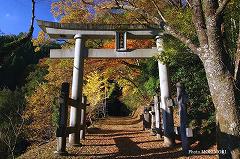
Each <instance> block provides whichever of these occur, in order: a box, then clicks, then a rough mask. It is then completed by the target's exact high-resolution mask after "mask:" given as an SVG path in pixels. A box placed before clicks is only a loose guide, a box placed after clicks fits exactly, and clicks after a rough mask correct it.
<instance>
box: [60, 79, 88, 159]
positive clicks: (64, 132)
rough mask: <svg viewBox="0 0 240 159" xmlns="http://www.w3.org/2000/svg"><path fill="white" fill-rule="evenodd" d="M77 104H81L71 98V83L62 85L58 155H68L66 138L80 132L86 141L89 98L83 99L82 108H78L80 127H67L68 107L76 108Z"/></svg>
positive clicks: (81, 137)
mask: <svg viewBox="0 0 240 159" xmlns="http://www.w3.org/2000/svg"><path fill="white" fill-rule="evenodd" d="M75 102H77V103H79V100H73V99H71V98H69V83H67V82H64V83H62V87H61V93H60V97H59V120H58V127H57V131H56V137H57V151H55V153H56V154H59V155H66V154H67V151H66V138H67V136H68V135H69V134H71V133H75V132H79V131H80V139H85V133H86V129H85V128H86V106H87V105H88V104H87V98H86V97H85V96H84V97H83V98H82V102H80V106H79V107H78V109H79V111H80V114H81V119H80V121H79V122H80V127H70V126H67V123H68V107H69V106H74V105H75V104H74V103H75Z"/></svg>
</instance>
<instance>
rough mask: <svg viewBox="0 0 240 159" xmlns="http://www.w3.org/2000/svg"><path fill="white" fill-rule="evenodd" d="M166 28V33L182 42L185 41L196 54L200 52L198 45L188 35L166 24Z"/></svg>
mask: <svg viewBox="0 0 240 159" xmlns="http://www.w3.org/2000/svg"><path fill="white" fill-rule="evenodd" d="M164 30H165V31H166V33H168V34H170V35H172V36H174V37H175V38H177V39H178V40H180V41H181V42H182V43H184V44H185V45H186V46H187V47H188V48H189V49H191V51H192V52H193V53H194V54H197V55H199V54H200V50H199V48H198V47H197V45H195V44H194V43H193V42H192V41H191V40H190V39H189V38H187V37H186V36H184V35H183V34H181V33H180V32H178V31H177V30H176V29H174V28H172V27H171V26H169V25H167V24H165V25H164Z"/></svg>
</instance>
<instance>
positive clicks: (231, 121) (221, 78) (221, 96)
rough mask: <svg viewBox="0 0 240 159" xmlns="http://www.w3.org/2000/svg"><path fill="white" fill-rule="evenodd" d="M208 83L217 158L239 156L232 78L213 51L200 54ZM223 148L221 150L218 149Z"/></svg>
mask: <svg viewBox="0 0 240 159" xmlns="http://www.w3.org/2000/svg"><path fill="white" fill-rule="evenodd" d="M201 59H202V61H203V64H204V68H205V71H206V76H207V80H208V85H209V88H210V92H211V95H212V99H213V103H214V106H215V108H216V128H217V145H218V150H219V152H218V154H219V158H223V159H228V158H229V159H231V158H232V159H239V158H240V121H239V116H240V113H239V105H238V103H237V100H236V94H235V87H234V79H233V77H232V75H231V74H230V73H229V72H228V71H227V70H226V69H225V66H224V64H223V62H222V61H221V55H220V54H219V53H216V51H215V52H214V51H213V50H212V51H211V53H205V54H204V55H202V56H201ZM220 150H223V151H220Z"/></svg>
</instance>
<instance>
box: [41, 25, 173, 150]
mask: <svg viewBox="0 0 240 159" xmlns="http://www.w3.org/2000/svg"><path fill="white" fill-rule="evenodd" d="M37 22H38V25H39V26H40V28H41V29H42V30H43V31H44V32H45V33H47V34H48V35H49V36H50V38H52V39H73V38H74V39H75V48H71V49H51V50H50V58H74V67H73V78H72V97H71V98H72V99H73V100H74V101H75V102H74V105H73V106H71V110H70V126H72V127H74V128H76V130H80V120H81V116H82V115H83V114H82V113H81V109H80V108H79V107H80V104H81V103H82V102H81V101H79V99H82V87H83V68H84V61H83V60H84V58H150V57H153V56H154V55H157V54H161V52H162V51H163V42H162V38H161V36H162V35H163V33H162V32H161V29H160V28H159V26H157V25H147V26H146V25H140V24H121V25H116V24H114V25H109V24H108V25H95V24H73V23H65V24H64V23H56V22H47V21H41V20H38V21H37ZM87 39H115V42H116V45H115V49H88V48H86V47H85V41H86V40H87ZM127 39H156V46H157V48H150V49H149V48H147V49H135V50H129V49H128V48H127ZM158 67H159V79H160V92H161V108H162V110H163V126H164V144H165V145H166V146H172V145H173V144H174V138H173V136H174V127H173V125H174V124H173V116H172V107H171V106H170V105H168V103H169V102H168V100H169V99H170V91H169V79H168V67H167V66H166V65H165V64H163V63H162V62H161V61H158ZM157 110H158V111H160V108H159V106H158V109H157ZM157 114H158V115H157ZM159 118H160V116H159V113H156V121H159ZM156 126H157V128H158V127H159V123H156ZM69 143H70V144H71V145H73V146H74V145H75V146H78V145H80V131H77V132H74V133H71V134H70V135H69Z"/></svg>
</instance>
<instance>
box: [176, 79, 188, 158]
mask: <svg viewBox="0 0 240 159" xmlns="http://www.w3.org/2000/svg"><path fill="white" fill-rule="evenodd" d="M176 87H177V102H178V106H179V116H180V135H181V141H182V149H183V152H184V154H188V150H189V143H188V138H187V133H186V128H187V108H186V103H187V100H188V95H187V93H186V91H185V89H184V86H183V85H182V84H181V83H179V82H178V83H177V84H176Z"/></svg>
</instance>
